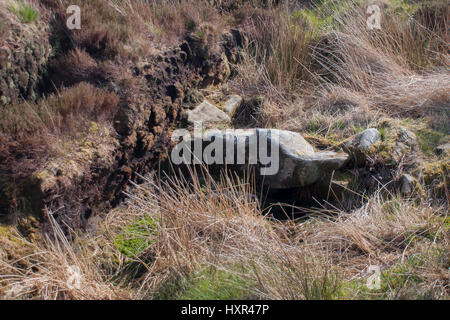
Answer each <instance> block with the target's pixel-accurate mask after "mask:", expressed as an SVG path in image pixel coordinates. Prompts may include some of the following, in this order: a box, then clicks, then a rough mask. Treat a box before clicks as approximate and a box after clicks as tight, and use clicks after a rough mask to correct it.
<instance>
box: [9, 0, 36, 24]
mask: <svg viewBox="0 0 450 320" xmlns="http://www.w3.org/2000/svg"><path fill="white" fill-rule="evenodd" d="M9 10H10V11H11V12H12V13H14V14H15V15H16V16H18V17H19V18H21V19H22V20H23V22H25V23H32V22H34V21H36V20H37V19H38V17H39V13H38V12H37V10H36V9H35V8H33V7H32V6H30V5H27V4H24V3H19V4H18V5H15V4H12V3H11V4H10V6H9Z"/></svg>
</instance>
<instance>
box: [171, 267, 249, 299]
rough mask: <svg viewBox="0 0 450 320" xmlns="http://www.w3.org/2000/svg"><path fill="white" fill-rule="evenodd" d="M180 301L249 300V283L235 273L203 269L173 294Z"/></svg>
mask: <svg viewBox="0 0 450 320" xmlns="http://www.w3.org/2000/svg"><path fill="white" fill-rule="evenodd" d="M174 298H175V299H181V300H234V299H245V298H251V295H250V294H249V283H248V281H246V280H245V279H244V278H243V277H241V276H239V275H238V274H237V273H233V272H229V271H224V270H217V269H215V268H212V267H208V268H205V269H204V270H202V271H201V272H199V273H198V274H196V275H194V276H193V277H192V278H191V279H190V280H189V281H188V282H187V283H186V284H185V285H184V288H182V290H180V291H178V292H177V293H176V294H175V297H174Z"/></svg>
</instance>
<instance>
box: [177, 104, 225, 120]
mask: <svg viewBox="0 0 450 320" xmlns="http://www.w3.org/2000/svg"><path fill="white" fill-rule="evenodd" d="M184 117H185V119H186V120H187V122H188V123H190V124H194V122H196V121H200V122H202V123H216V122H229V121H230V120H231V118H230V116H229V115H227V114H226V113H225V112H223V111H222V110H220V109H219V108H217V107H216V106H214V105H212V104H211V103H209V102H208V101H203V102H202V103H201V104H199V105H198V106H196V107H195V108H194V110H188V111H186V113H185V115H184Z"/></svg>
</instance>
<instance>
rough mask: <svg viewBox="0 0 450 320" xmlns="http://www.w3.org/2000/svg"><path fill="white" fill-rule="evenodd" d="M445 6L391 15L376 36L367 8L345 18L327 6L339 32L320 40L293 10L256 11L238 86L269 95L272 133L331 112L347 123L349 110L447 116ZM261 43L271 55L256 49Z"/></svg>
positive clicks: (263, 120)
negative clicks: (410, 14) (369, 25)
mask: <svg viewBox="0 0 450 320" xmlns="http://www.w3.org/2000/svg"><path fill="white" fill-rule="evenodd" d="M439 8H440V7H437V8H435V9H428V11H423V12H422V11H419V12H418V13H417V14H416V16H415V19H414V18H413V17H409V18H408V17H405V16H401V15H398V14H397V13H394V11H393V10H388V9H386V10H385V11H384V12H383V21H382V29H381V30H369V29H368V28H367V26H366V20H367V15H366V13H365V10H364V9H365V7H361V6H359V5H356V4H355V5H354V7H353V9H349V10H347V11H346V13H345V15H342V14H338V13H336V12H334V11H332V9H331V8H328V7H327V6H325V7H323V8H322V11H321V12H322V14H323V12H325V13H324V14H325V16H327V15H328V16H330V15H331V16H333V17H334V22H333V30H335V31H328V32H326V33H325V34H324V35H323V36H322V37H321V38H320V39H319V40H317V39H316V38H317V30H315V29H314V28H313V27H311V26H309V25H308V24H306V25H305V24H304V22H302V19H301V16H300V18H299V20H297V21H296V20H295V19H293V18H292V12H289V11H282V10H281V11H280V10H273V11H267V10H265V11H264V15H261V14H259V15H258V14H256V13H257V12H258V11H254V12H255V13H254V14H253V16H252V15H250V16H249V17H247V18H246V20H245V21H249V22H247V23H246V26H247V30H248V33H249V34H250V37H251V39H254V42H255V44H253V45H252V46H250V47H249V49H248V50H247V54H246V56H245V57H246V58H245V63H244V64H242V65H240V66H238V67H237V68H238V70H239V72H238V73H239V74H240V75H241V76H238V77H237V78H236V79H235V80H234V86H233V88H234V89H235V90H239V91H241V92H242V93H243V94H244V95H248V94H250V95H256V94H264V95H266V96H267V97H268V103H266V104H265V105H264V106H263V107H262V108H261V109H260V110H259V117H258V119H259V120H260V122H259V125H261V126H269V127H271V126H272V127H280V128H290V129H292V128H293V127H295V126H296V128H297V130H304V129H306V128H307V127H308V126H309V125H310V123H309V122H310V120H311V116H312V114H313V113H315V112H316V113H322V112H324V110H325V112H327V113H329V114H330V116H331V117H335V120H337V119H338V120H339V121H341V120H342V121H343V122H346V121H347V120H346V119H345V117H348V115H346V114H345V112H341V114H340V115H339V114H338V115H337V118H336V114H334V111H336V108H338V109H339V107H340V106H342V105H343V104H346V105H350V106H351V108H348V110H351V111H352V112H357V113H360V112H361V111H362V114H367V112H369V113H371V114H372V116H369V118H372V119H373V118H377V117H378V116H379V115H381V114H390V115H393V116H416V117H417V116H423V115H427V114H430V113H431V112H436V111H438V112H442V111H444V112H445V110H446V109H448V106H449V104H450V96H449V94H448V92H450V81H449V80H450V79H449V73H448V66H449V65H448V62H449V55H448V25H449V22H448V21H449V19H448V18H449V15H448V10H445V9H442V8H440V9H439ZM430 10H431V12H432V13H433V17H434V19H435V21H436V24H435V25H432V26H431V27H430V26H429V27H430V28H431V29H430V28H427V27H426V24H427V22H426V21H428V20H429V18H428V20H427V18H426V17H429V16H430V15H431V13H430ZM433 10H435V11H433ZM280 15H281V16H282V17H283V18H282V19H280V18H279V17H280ZM255 21H256V22H255ZM258 21H259V22H261V23H260V24H258V23H257V22H258ZM273 21H275V22H276V21H282V24H281V25H280V24H279V23H278V24H277V23H275V22H273ZM420 22H423V24H421V23H420ZM283 24H284V25H283ZM428 24H429V23H428ZM265 25H268V26H269V27H267V28H266V27H265ZM249 26H250V27H249ZM266 35H268V36H266ZM259 38H261V39H265V41H266V42H265V43H264V42H263V41H262V40H260V39H259ZM259 43H262V48H265V51H261V50H256V49H255V47H256V48H258V44H259ZM291 44H293V45H291ZM349 97H350V99H348V98H349ZM342 102H347V103H342ZM342 116H343V117H344V118H342ZM330 120H332V119H330ZM326 122H327V123H326V125H325V126H322V128H321V131H325V132H326V131H330V130H331V129H332V126H333V123H330V121H326ZM331 122H333V121H331ZM335 122H336V121H335ZM355 125H359V123H355Z"/></svg>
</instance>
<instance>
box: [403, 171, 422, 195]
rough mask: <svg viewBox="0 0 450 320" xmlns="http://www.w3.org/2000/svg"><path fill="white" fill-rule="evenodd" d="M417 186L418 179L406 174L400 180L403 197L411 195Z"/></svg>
mask: <svg viewBox="0 0 450 320" xmlns="http://www.w3.org/2000/svg"><path fill="white" fill-rule="evenodd" d="M417 184H418V182H417V180H416V178H414V177H413V176H411V175H409V174H404V175H402V176H401V177H400V179H399V187H400V192H401V193H402V194H403V195H410V194H411V193H412V192H413V191H414V190H415V189H416V186H417Z"/></svg>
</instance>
